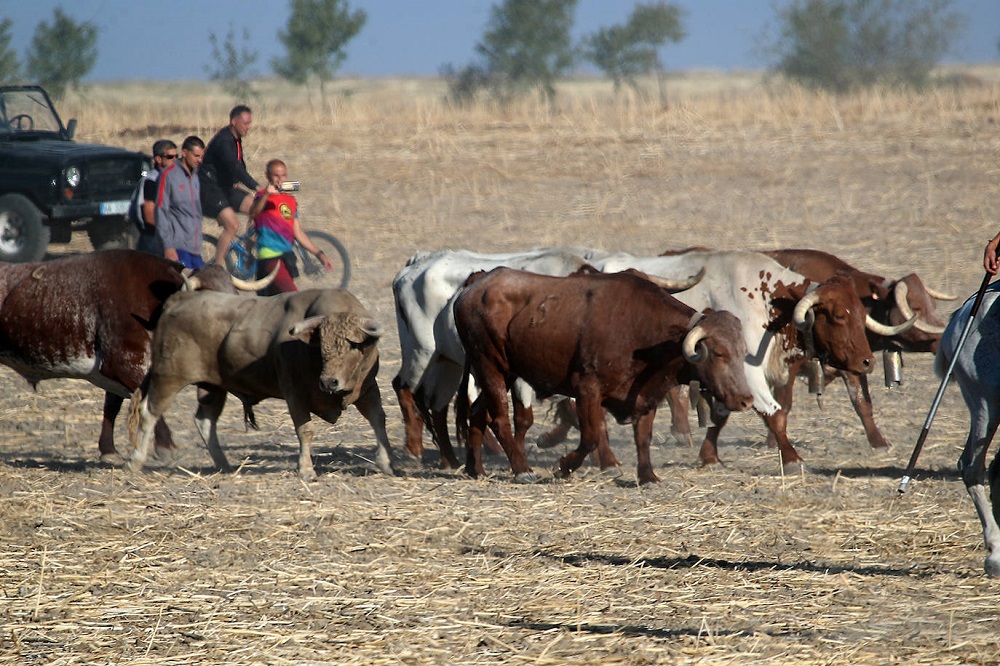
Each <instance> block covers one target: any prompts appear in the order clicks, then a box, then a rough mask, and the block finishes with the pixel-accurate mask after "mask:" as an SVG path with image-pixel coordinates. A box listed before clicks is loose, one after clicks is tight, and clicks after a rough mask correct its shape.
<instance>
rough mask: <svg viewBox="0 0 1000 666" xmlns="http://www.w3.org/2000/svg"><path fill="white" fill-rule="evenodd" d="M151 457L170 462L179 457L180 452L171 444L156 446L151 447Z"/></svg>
mask: <svg viewBox="0 0 1000 666" xmlns="http://www.w3.org/2000/svg"><path fill="white" fill-rule="evenodd" d="M153 457H154V458H156V459H157V460H159V461H160V462H162V463H165V464H171V463H173V462H175V461H176V460H177V459H178V458H179V457H180V454H179V453H178V451H177V449H175V448H174V447H172V446H171V447H166V446H157V447H155V448H154V449H153Z"/></svg>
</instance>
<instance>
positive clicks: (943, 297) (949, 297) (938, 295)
mask: <svg viewBox="0 0 1000 666" xmlns="http://www.w3.org/2000/svg"><path fill="white" fill-rule="evenodd" d="M924 291H926V292H927V295H928V296H930V297H931V298H933V299H935V300H938V301H957V300H958V296H955V295H954V294H946V293H944V292H943V291H934V290H933V289H931V288H930V287H928V286H927V285H926V284H925V285H924Z"/></svg>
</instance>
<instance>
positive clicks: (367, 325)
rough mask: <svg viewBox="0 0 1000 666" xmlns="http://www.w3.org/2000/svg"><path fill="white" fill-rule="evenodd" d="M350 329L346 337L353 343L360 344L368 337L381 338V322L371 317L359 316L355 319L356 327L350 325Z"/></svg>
mask: <svg viewBox="0 0 1000 666" xmlns="http://www.w3.org/2000/svg"><path fill="white" fill-rule="evenodd" d="M350 331H351V332H350V333H349V334H348V335H347V339H348V340H349V341H350V342H353V343H354V344H357V345H360V344H361V343H363V342H365V341H366V340H368V338H375V339H376V340H377V339H378V338H381V337H382V324H380V323H379V322H377V321H375V320H374V319H372V318H371V317H361V318H359V319H358V320H357V327H356V328H355V327H353V326H352V327H351V328H350Z"/></svg>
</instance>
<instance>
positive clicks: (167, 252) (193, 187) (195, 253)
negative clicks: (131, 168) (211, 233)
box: [156, 136, 205, 269]
mask: <svg viewBox="0 0 1000 666" xmlns="http://www.w3.org/2000/svg"><path fill="white" fill-rule="evenodd" d="M204 154H205V142H204V141H202V140H201V139H199V138H198V137H196V136H189V137H188V138H186V139H184V143H183V144H181V158H180V159H179V160H174V162H173V163H172V164H171V165H170V166H168V167H167V168H166V169H164V170H163V172H162V173H161V174H160V178H159V187H158V189H157V193H156V235H157V236H159V238H160V240H161V241H162V242H163V256H164V257H166V258H167V259H173V260H174V261H179V262H180V263H182V264H184V266H186V267H187V268H193V269H198V268H202V267H203V266H204V265H205V262H204V261H203V260H202V258H201V185H200V183H199V181H198V167H199V166H200V165H201V160H202V157H203V156H204Z"/></svg>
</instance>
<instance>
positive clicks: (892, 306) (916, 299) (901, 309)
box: [872, 273, 955, 353]
mask: <svg viewBox="0 0 1000 666" xmlns="http://www.w3.org/2000/svg"><path fill="white" fill-rule="evenodd" d="M890 284H892V292H891V294H890V296H889V298H888V299H886V302H885V303H884V305H883V307H882V314H881V316H877V315H876V314H875V312H874V311H873V312H872V316H873V317H875V318H876V319H879V320H880V321H888V322H889V323H890V324H893V325H896V324H901V323H904V322H908V321H913V326H912V327H911V328H909V329H907V330H906V331H904V332H902V333H900V334H899V335H896V336H895V337H893V338H892V343H893V346H896V347H898V348H899V349H900V350H902V351H913V352H931V353H935V352H937V347H938V342H940V340H941V336H942V335H943V334H944V328H945V324H944V322H943V321H941V319H940V318H939V317H938V314H937V304H936V303H935V302H934V299H935V298H936V299H940V300H954V299H955V297H954V296H951V295H949V294H942V293H939V292H935V291H932V290H930V289H928V288H927V287H925V286H924V283H923V282H921V280H920V278H919V277H918V276H917V274H916V273H910V274H909V275H907V276H905V277H903V278H900V279H899V280H897V281H896V282H895V283H894V284H893V283H890Z"/></svg>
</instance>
